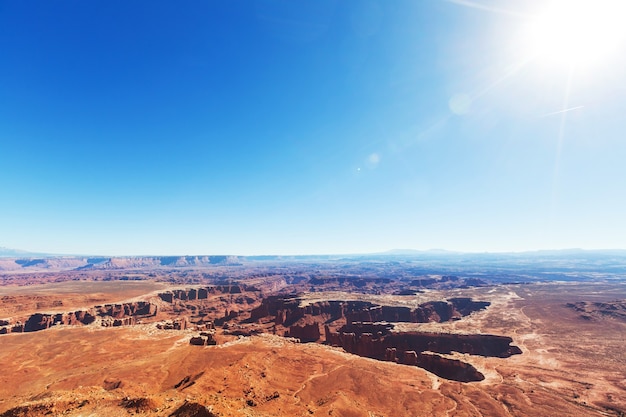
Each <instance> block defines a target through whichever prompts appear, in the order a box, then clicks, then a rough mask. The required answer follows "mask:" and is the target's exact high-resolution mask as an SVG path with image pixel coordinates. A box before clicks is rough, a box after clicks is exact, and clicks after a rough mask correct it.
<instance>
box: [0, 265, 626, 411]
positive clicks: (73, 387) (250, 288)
mask: <svg viewBox="0 0 626 417" xmlns="http://www.w3.org/2000/svg"><path fill="white" fill-rule="evenodd" d="M563 257H564V256H561V255H559V256H556V255H554V256H552V255H550V256H547V257H544V258H542V259H535V261H536V262H534V263H532V264H531V263H528V262H525V260H523V259H505V260H502V259H496V258H495V257H491V258H489V257H487V258H479V257H476V256H474V257H472V258H471V259H470V258H464V257H459V256H456V257H455V256H443V257H442V256H436V255H429V256H426V257H424V256H422V257H420V256H401V255H385V256H382V255H381V256H372V257H366V256H355V257H290V258H280V257H257V258H254V257H248V258H246V257H218V256H215V257H208V256H207V257H143V258H93V259H88V258H67V257H66V258H41V259H14V258H5V259H2V260H1V261H0V268H1V271H2V275H1V279H2V282H3V286H2V287H1V288H0V297H1V298H0V299H1V303H0V341H1V343H0V363H2V368H3V370H2V374H1V375H0V380H1V381H0V415H1V416H7V417H8V416H14V417H17V416H44V415H68V416H91V415H93V416H120V415H134V414H145V415H155V416H272V415H273V416H278V415H293V416H298V415H300V416H307V415H334V416H368V417H371V416H528V415H533V416H556V415H559V416H563V415H566V416H611V415H613V416H623V415H624V413H626V400H625V398H626V395H625V393H626V356H625V354H624V350H623V344H624V340H626V302H625V301H624V300H625V299H626V283H624V280H623V275H621V272H620V271H621V270H620V268H622V267H621V266H620V265H619V262H618V261H619V260H616V259H615V258H614V257H613V258H601V259H600V260H596V261H594V262H592V263H590V262H589V261H587V262H584V265H587V266H586V267H584V266H583V265H582V264H580V265H578V264H576V262H574V261H568V262H567V264H568V265H570V267H564V266H563V265H564V262H565V260H564V259H563ZM444 258H446V259H444ZM565 258H567V256H565ZM607 259H608V260H607ZM589 265H591V266H589Z"/></svg>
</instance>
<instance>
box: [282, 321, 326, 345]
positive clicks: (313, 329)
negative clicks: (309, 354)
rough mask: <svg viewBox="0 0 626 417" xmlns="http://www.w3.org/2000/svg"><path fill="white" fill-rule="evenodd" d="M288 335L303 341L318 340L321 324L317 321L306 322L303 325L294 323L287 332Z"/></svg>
mask: <svg viewBox="0 0 626 417" xmlns="http://www.w3.org/2000/svg"><path fill="white" fill-rule="evenodd" d="M285 336H286V337H295V338H298V339H300V341H301V342H317V341H318V340H319V339H320V336H321V333H320V325H319V324H317V323H311V324H305V325H303V326H298V325H297V324H296V325H293V326H291V327H289V330H288V331H287V333H286V334H285Z"/></svg>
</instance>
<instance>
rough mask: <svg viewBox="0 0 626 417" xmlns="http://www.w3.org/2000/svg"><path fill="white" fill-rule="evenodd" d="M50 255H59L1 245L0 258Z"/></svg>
mask: <svg viewBox="0 0 626 417" xmlns="http://www.w3.org/2000/svg"><path fill="white" fill-rule="evenodd" d="M34 256H38V257H50V256H59V255H55V254H51V253H37V252H28V251H25V250H20V249H12V248H5V247H2V246H0V258H30V257H34Z"/></svg>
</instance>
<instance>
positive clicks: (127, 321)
mask: <svg viewBox="0 0 626 417" xmlns="http://www.w3.org/2000/svg"><path fill="white" fill-rule="evenodd" d="M156 313H157V306H156V305H154V304H151V303H149V302H146V301H137V302H134V303H124V304H106V305H104V306H96V307H94V308H93V309H89V310H77V311H70V312H66V313H35V314H32V315H31V316H30V317H28V319H26V321H25V322H24V323H23V324H22V323H16V324H15V325H13V326H11V327H9V326H8V325H7V326H3V327H1V328H0V334H7V333H21V332H36V331H39V330H45V329H48V328H50V327H51V326H54V325H65V326H76V325H87V324H91V323H93V322H94V321H96V316H98V317H100V318H101V324H102V326H105V327H109V326H128V325H132V324H135V323H136V322H137V318H141V317H152V316H155V315H156Z"/></svg>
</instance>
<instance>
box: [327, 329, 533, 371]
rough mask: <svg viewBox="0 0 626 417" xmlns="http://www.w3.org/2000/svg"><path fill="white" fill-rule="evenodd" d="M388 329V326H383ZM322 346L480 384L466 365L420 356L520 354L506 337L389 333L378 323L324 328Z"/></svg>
mask: <svg viewBox="0 0 626 417" xmlns="http://www.w3.org/2000/svg"><path fill="white" fill-rule="evenodd" d="M387 326H389V325H387ZM325 330H326V343H328V344H331V345H333V346H340V347H342V348H343V349H344V350H345V351H346V352H349V353H354V354H356V355H359V356H364V357H368V358H373V359H379V360H386V361H393V362H397V363H402V364H407V365H416V366H419V367H421V368H424V369H426V370H428V371H430V372H433V373H435V374H436V375H439V376H441V377H443V378H448V379H452V380H455V381H462V382H468V381H481V380H482V379H484V376H483V375H482V374H481V373H480V372H478V371H477V370H476V369H475V368H474V367H473V366H471V365H470V364H467V363H464V362H461V361H457V360H452V359H447V358H443V357H441V356H439V355H433V354H425V353H422V352H425V351H429V352H437V353H451V352H452V351H455V352H459V353H469V354H472V355H480V356H490V357H500V358H506V357H509V356H511V355H514V354H519V353H521V350H520V349H519V348H518V347H517V346H511V342H512V341H513V340H512V339H511V338H510V337H506V336H494V335H485V334H475V335H461V334H447V333H420V332H406V333H395V332H391V331H390V329H389V328H388V327H387V328H385V327H384V325H382V324H378V323H353V324H350V325H346V326H344V327H342V328H341V329H340V331H339V332H333V331H331V330H330V328H329V327H328V326H326V327H325Z"/></svg>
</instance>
